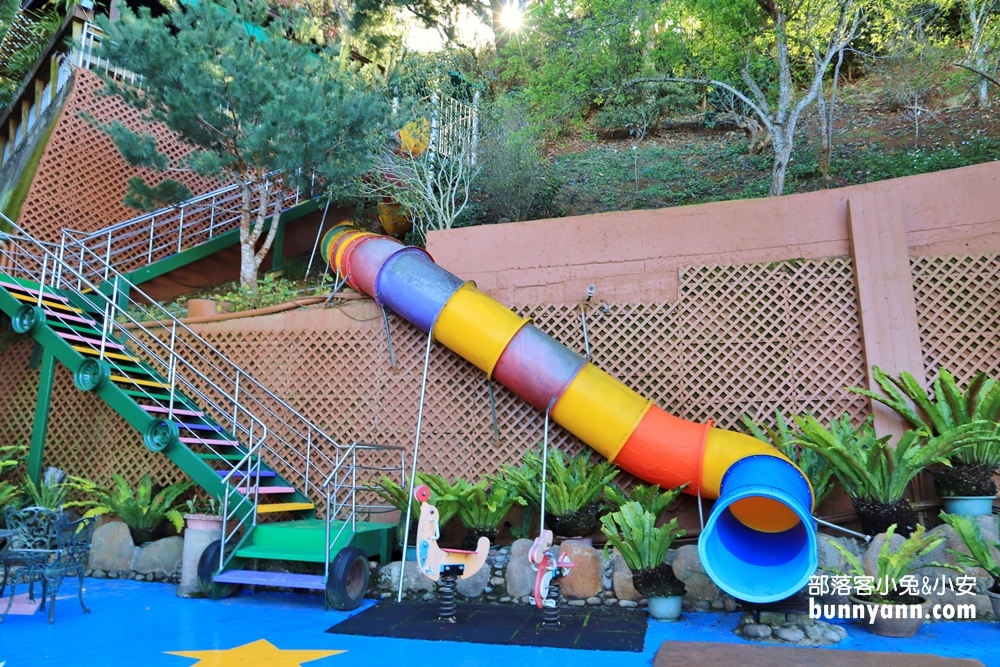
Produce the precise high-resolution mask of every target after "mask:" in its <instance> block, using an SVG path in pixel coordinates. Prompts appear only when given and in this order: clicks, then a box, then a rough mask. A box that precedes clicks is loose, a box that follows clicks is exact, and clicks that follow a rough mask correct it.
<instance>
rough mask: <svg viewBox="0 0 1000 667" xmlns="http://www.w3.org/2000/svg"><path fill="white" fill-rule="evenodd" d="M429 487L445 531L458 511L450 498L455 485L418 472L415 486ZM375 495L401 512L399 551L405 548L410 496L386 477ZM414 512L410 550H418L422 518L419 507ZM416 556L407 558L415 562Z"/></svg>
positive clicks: (411, 517) (411, 522) (398, 528)
mask: <svg viewBox="0 0 1000 667" xmlns="http://www.w3.org/2000/svg"><path fill="white" fill-rule="evenodd" d="M420 484H426V485H427V486H428V488H430V490H431V498H430V503H431V504H432V505H434V506H435V507H436V508H437V510H438V524H439V525H440V526H441V527H442V528H444V526H445V524H447V523H448V522H449V521H450V520H451V518H452V517H453V516H455V513H456V512H457V511H458V506H457V505H456V503H455V499H454V497H453V496H452V495H451V492H452V485H451V484H450V483H449V482H448V481H447V480H445V479H444V477H441V476H440V475H434V474H431V473H424V472H418V473H417V476H416V485H418V486H419V485H420ZM373 490H374V491H375V493H376V494H378V496H379V497H380V498H382V500H384V501H385V502H387V503H389V504H390V505H392V506H393V507H395V508H396V509H397V510H399V521H398V523H397V524H396V539H397V540H398V542H397V544H399V546H400V547H402V546H403V539H404V536H405V535H406V532H405V529H406V508H407V505H408V503H409V502H410V498H409V494H408V493H407V492H406V489H404V488H403V487H401V486H400V485H399V484H397V483H396V482H395V481H393V480H392V479H391V478H389V477H388V476H387V475H382V476H381V477H380V478H379V480H378V484H377V485H376V486H375V487H374V489H373ZM413 509H414V510H415V511H413V512H412V514H411V516H410V544H409V545H406V546H407V547H408V548H410V549H414V548H416V539H417V520H418V519H419V518H420V506H419V504H416V505H414V506H413ZM413 558H414V556H413V555H412V552H411V555H409V556H407V560H413Z"/></svg>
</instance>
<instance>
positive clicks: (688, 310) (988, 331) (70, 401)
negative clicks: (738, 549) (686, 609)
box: [0, 255, 1000, 483]
mask: <svg viewBox="0 0 1000 667" xmlns="http://www.w3.org/2000/svg"><path fill="white" fill-rule="evenodd" d="M913 277H914V286H915V292H916V294H917V304H918V311H919V317H920V325H921V335H922V341H923V343H924V356H925V359H926V360H927V367H928V369H929V370H930V369H932V368H936V367H937V366H938V365H939V364H943V365H945V366H947V367H949V368H951V369H953V370H954V371H955V372H956V374H957V375H958V376H959V377H960V379H962V380H965V379H966V378H968V377H969V376H970V375H971V373H973V372H974V371H976V370H987V371H992V372H994V373H995V372H996V369H997V368H998V367H1000V335H998V333H1000V332H998V327H1000V309H998V299H1000V258H998V257H997V256H995V255H991V256H986V257H970V258H954V259H951V258H921V259H917V260H915V261H914V262H913ZM348 308H350V309H351V310H350V312H349V315H350V317H353V318H354V320H351V326H343V327H337V328H330V327H322V326H295V325H294V324H291V325H290V324H289V323H290V322H294V319H289V320H287V321H283V322H281V323H274V322H271V323H270V324H269V325H268V326H266V327H265V326H261V327H260V328H259V329H258V328H254V327H253V326H252V323H251V321H248V320H237V321H233V322H234V323H235V322H240V323H241V324H240V326H227V325H228V324H230V323H217V324H213V325H208V326H205V327H200V330H201V332H202V335H203V336H204V338H205V340H206V341H208V343H209V344H211V345H213V346H215V347H217V348H218V349H220V350H221V351H222V352H224V353H225V354H227V355H229V356H230V357H231V358H232V359H233V361H235V362H236V363H237V364H239V365H241V366H242V367H243V368H244V369H245V370H247V371H248V372H249V373H251V374H252V375H254V376H255V377H256V378H257V379H259V380H260V381H261V382H262V383H264V384H265V385H266V386H268V387H270V388H271V390H272V391H273V392H274V393H275V394H277V395H279V396H281V397H282V398H284V399H285V400H287V401H288V402H289V403H290V404H291V405H292V406H293V407H295V408H296V409H298V410H299V411H300V412H302V413H303V414H304V415H306V416H307V417H309V418H310V419H312V420H314V421H315V422H316V423H317V424H318V425H319V426H320V427H321V428H324V429H325V430H327V432H329V433H330V434H331V435H332V436H334V437H336V438H340V439H342V440H344V441H351V440H356V441H362V442H377V443H381V444H395V445H403V446H406V447H410V446H411V445H412V438H413V428H414V425H415V423H416V416H417V402H418V396H419V389H420V379H421V371H422V364H423V355H424V345H425V342H426V338H425V337H424V335H423V334H422V333H420V332H419V331H416V330H415V329H414V328H413V327H411V326H410V325H408V324H407V323H405V322H403V321H402V320H399V319H397V318H395V317H391V318H390V324H391V330H392V337H393V343H394V348H395V356H396V368H391V367H390V365H389V354H388V350H387V347H386V341H385V336H384V332H383V330H382V323H381V315H380V314H379V312H378V310H377V309H373V308H365V307H359V306H358V305H357V304H355V305H354V306H345V311H346V310H348ZM516 310H518V312H519V313H521V314H522V315H525V316H530V317H533V318H534V319H535V321H536V323H537V324H538V326H539V327H540V328H541V329H542V330H544V331H546V332H548V333H550V334H551V335H553V336H554V337H556V338H557V339H559V340H560V341H562V342H563V343H565V344H566V345H568V346H570V347H571V348H573V349H575V350H577V351H580V352H582V351H583V337H582V330H581V326H580V311H579V309H578V308H576V307H573V306H569V305H556V306H553V305H549V306H521V307H518V308H517V309H516ZM272 317H278V318H280V317H284V316H282V315H276V316H272ZM358 319H361V320H364V321H361V322H358V321H355V320H358ZM587 323H588V331H589V334H590V341H591V349H592V352H593V359H594V362H595V363H596V364H598V365H599V366H600V367H601V368H603V369H605V370H607V371H608V372H610V373H612V374H613V375H615V376H617V377H619V378H621V379H622V380H623V381H624V382H625V383H626V384H628V385H629V386H631V387H633V388H635V389H636V390H637V391H639V392H640V393H642V394H644V395H646V396H649V397H650V398H652V399H654V400H655V401H656V402H657V404H658V405H660V406H661V407H663V408H665V409H667V410H670V411H671V412H674V413H676V414H678V415H680V416H683V417H686V418H688V419H693V420H704V419H708V418H713V419H715V420H716V421H717V423H718V424H719V425H720V426H722V427H724V428H738V427H739V417H740V415H741V414H742V413H747V414H750V415H751V416H753V417H755V418H761V419H768V418H769V417H770V415H772V414H773V412H774V410H776V409H780V410H782V411H784V412H786V413H789V412H812V413H813V414H815V415H816V416H817V417H819V418H821V419H826V418H830V417H833V416H836V415H839V414H841V413H843V412H845V411H846V412H848V413H850V414H851V415H852V417H853V418H854V419H855V420H856V421H857V420H861V419H863V418H864V416H865V415H866V413H867V404H866V402H865V400H864V399H863V398H861V397H859V396H857V395H855V394H852V393H849V392H846V391H844V387H847V386H861V385H863V384H864V382H865V380H864V354H863V350H862V347H861V336H860V332H859V324H858V315H857V306H856V298H855V290H854V283H853V271H852V268H851V262H850V260H849V259H848V258H841V257H834V258H828V259H824V260H808V261H802V260H799V261H786V262H777V263H771V264H752V265H741V266H705V267H693V268H687V269H684V270H683V271H682V274H681V277H680V292H679V299H678V300H677V301H676V302H673V303H669V304H667V303H637V304H595V306H594V307H592V308H591V309H590V310H589V311H588V319H587ZM248 324H250V326H248ZM30 352H31V345H30V343H28V342H27V341H23V340H20V341H15V342H14V343H13V344H12V345H11V346H10V347H9V348H8V350H7V351H6V352H5V353H4V354H3V355H0V398H2V400H0V420H2V421H0V424H2V429H0V436H2V437H3V438H5V439H14V440H17V439H20V440H22V441H24V442H27V439H28V437H29V436H30V430H31V420H32V417H33V410H34V407H33V406H34V401H35V392H36V388H37V377H38V371H37V370H30V369H29V368H28V360H29V357H30ZM494 389H495V399H496V413H497V425H498V429H499V439H498V438H496V437H495V435H494V430H493V422H492V416H491V408H490V396H489V385H488V384H487V381H486V379H485V377H484V376H483V374H482V373H481V372H479V371H478V370H476V369H475V368H473V367H472V366H471V365H469V364H468V363H466V362H465V361H463V360H461V359H459V358H458V357H457V356H455V355H454V354H452V353H450V352H449V351H447V350H445V349H444V348H442V347H441V346H439V345H435V346H434V347H433V348H432V352H431V366H430V374H429V377H428V394H427V396H428V398H427V407H426V412H425V415H424V429H423V440H422V446H421V456H420V459H421V465H420V467H421V469H424V470H431V471H436V472H439V473H443V474H447V475H463V476H466V477H472V478H476V477H479V476H481V475H484V474H489V473H494V472H496V471H497V470H498V469H499V467H500V465H501V464H503V463H505V462H516V461H517V460H518V459H519V457H520V455H521V453H522V452H524V451H525V450H527V449H530V448H532V447H534V446H535V445H536V444H538V443H539V442H540V441H541V438H542V428H543V421H542V416H541V415H540V414H539V413H538V412H537V411H535V410H534V409H532V408H530V407H528V406H527V405H525V404H524V403H523V402H522V401H521V400H520V399H518V398H517V397H515V396H514V395H513V394H511V393H510V392H508V391H507V390H506V389H504V388H502V387H500V386H499V385H495V386H494ZM261 398H262V400H265V401H266V400H267V399H266V398H264V397H261ZM50 424H51V425H50V432H49V438H48V448H47V450H46V464H47V465H58V466H60V467H64V468H66V469H67V470H69V471H71V472H74V473H80V474H86V475H88V476H90V477H92V478H94V479H95V480H99V481H107V479H108V476H109V475H110V473H111V472H116V471H117V472H121V473H123V474H125V475H126V477H128V478H129V479H130V480H131V481H133V482H134V481H136V480H137V479H138V478H139V477H140V476H141V475H142V474H143V473H144V472H147V471H148V472H151V473H152V474H153V476H154V478H155V479H156V480H157V481H158V482H160V483H169V482H172V481H175V480H177V479H180V478H181V476H182V473H180V471H179V470H178V469H177V468H176V467H174V466H173V464H172V463H170V462H169V461H168V460H167V459H166V457H163V456H159V455H154V454H150V453H148V452H147V451H146V450H145V449H144V448H143V447H142V445H141V442H140V439H139V437H138V435H136V434H135V433H134V432H132V431H131V429H130V428H129V427H128V426H127V425H126V424H125V423H124V422H123V421H122V420H120V419H119V418H118V417H117V416H116V415H114V413H112V412H111V411H110V409H108V408H106V407H105V406H104V405H103V404H102V403H101V402H100V401H99V400H98V399H96V398H95V397H93V396H90V395H84V394H81V393H79V392H77V391H76V390H75V389H74V388H73V385H72V381H71V379H70V377H69V374H68V373H67V372H65V370H64V369H60V370H59V371H58V374H57V385H56V390H55V396H54V398H53V408H52V419H51V422H50ZM272 427H273V428H280V426H278V425H272ZM551 433H552V435H551V438H552V440H551V442H552V443H553V445H554V446H557V447H559V448H562V449H564V450H569V451H579V450H582V449H583V446H582V445H581V444H580V443H579V442H578V441H577V440H576V439H575V438H574V437H573V436H571V435H570V434H568V433H566V432H565V431H563V430H562V429H561V428H559V427H558V426H553V429H552V432H551Z"/></svg>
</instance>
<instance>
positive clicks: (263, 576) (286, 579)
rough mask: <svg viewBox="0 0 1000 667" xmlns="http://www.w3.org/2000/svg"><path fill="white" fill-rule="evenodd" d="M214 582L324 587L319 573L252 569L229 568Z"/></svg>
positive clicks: (288, 586)
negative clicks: (258, 570)
mask: <svg viewBox="0 0 1000 667" xmlns="http://www.w3.org/2000/svg"><path fill="white" fill-rule="evenodd" d="M215 581H216V583H220V584H245V585H248V586H279V587H281V588H305V589H309V590H313V591H321V590H323V589H325V588H326V584H325V583H324V582H323V576H322V575H319V574H292V573H290V572H257V571H254V570H229V571H228V572H223V573H222V574H219V575H216V577H215Z"/></svg>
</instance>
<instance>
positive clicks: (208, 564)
mask: <svg viewBox="0 0 1000 667" xmlns="http://www.w3.org/2000/svg"><path fill="white" fill-rule="evenodd" d="M221 549H222V540H216V541H214V542H212V543H211V544H209V545H208V546H207V547H205V550H204V551H202V552H201V558H200V559H199V560H198V587H199V588H200V589H201V592H202V593H204V595H205V597H208V598H212V599H213V600H218V599H219V598H227V597H229V596H230V595H232V594H234V593H235V592H236V591H238V590H239V588H240V587H239V585H237V584H217V583H215V571H216V570H218V569H219V551H220V550H221Z"/></svg>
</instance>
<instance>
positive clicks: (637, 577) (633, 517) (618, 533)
mask: <svg viewBox="0 0 1000 667" xmlns="http://www.w3.org/2000/svg"><path fill="white" fill-rule="evenodd" d="M656 521H657V518H656V516H655V515H654V514H653V513H652V512H649V511H647V510H645V509H643V507H642V505H640V504H639V503H638V502H635V501H632V502H627V503H625V504H624V505H622V506H621V508H620V509H618V510H617V511H615V512H611V513H610V514H606V515H604V516H602V517H601V532H602V533H604V535H605V536H607V538H608V542H607V544H606V545H605V546H604V551H605V553H607V550H608V547H614V548H615V549H617V550H618V553H620V554H621V555H622V558H623V559H624V560H625V564H626V565H628V567H629V569H630V570H632V579H633V582H634V583H635V584H636V589H637V590H638V591H639V592H640V593H642V594H643V595H645V596H646V597H650V596H672V595H683V594H684V584H683V583H682V582H680V581H679V580H677V578H676V577H674V575H673V570H672V569H670V568H669V566H666V565H665V561H666V558H667V553H668V552H669V551H670V546H671V545H672V544H673V543H674V540H675V539H677V538H678V537H682V536H683V535H684V532H685V531H684V530H683V529H681V528H679V527H678V525H677V519H676V518H673V519H671V520H670V522H669V523H666V524H664V525H662V526H659V527H657V526H656Z"/></svg>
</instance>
